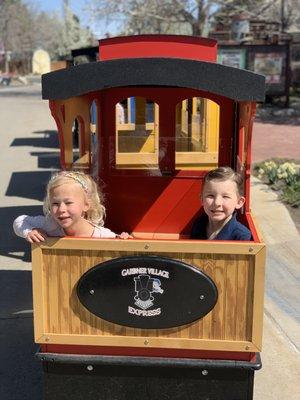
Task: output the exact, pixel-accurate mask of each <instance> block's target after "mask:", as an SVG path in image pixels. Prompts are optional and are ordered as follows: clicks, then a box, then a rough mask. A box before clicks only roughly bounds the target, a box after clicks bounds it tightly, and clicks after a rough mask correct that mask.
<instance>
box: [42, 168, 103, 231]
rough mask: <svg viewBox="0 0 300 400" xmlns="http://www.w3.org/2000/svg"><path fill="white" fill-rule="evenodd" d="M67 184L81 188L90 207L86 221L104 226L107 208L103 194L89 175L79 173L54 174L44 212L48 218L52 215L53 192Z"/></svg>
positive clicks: (47, 193) (49, 184) (48, 188)
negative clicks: (51, 198)
mask: <svg viewBox="0 0 300 400" xmlns="http://www.w3.org/2000/svg"><path fill="white" fill-rule="evenodd" d="M66 183H69V184H70V183H77V184H79V185H80V186H81V188H82V190H83V192H84V194H85V196H86V199H87V201H88V203H89V205H90V207H89V209H88V210H87V212H86V214H85V217H84V218H85V219H86V220H87V221H89V222H91V223H93V224H95V225H98V226H103V225H104V218H105V207H104V205H103V200H104V197H103V194H102V192H101V190H100V189H99V187H98V185H97V184H96V182H95V181H94V180H93V179H92V178H91V177H90V176H89V175H87V174H84V173H83V172H77V171H61V172H58V173H56V174H54V175H53V176H52V177H51V179H50V180H49V182H48V185H47V188H46V196H45V199H44V204H43V210H44V214H45V215H46V216H49V215H50V214H51V201H50V196H51V191H52V190H53V189H54V188H56V187H58V186H60V185H63V184H66Z"/></svg>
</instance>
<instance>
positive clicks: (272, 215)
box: [251, 178, 300, 400]
mask: <svg viewBox="0 0 300 400" xmlns="http://www.w3.org/2000/svg"><path fill="white" fill-rule="evenodd" d="M251 205H252V207H251V208H252V212H253V214H254V216H255V217H256V219H257V221H258V224H259V227H260V229H261V233H262V235H263V238H264V241H265V243H266V245H267V262H266V289H265V313H264V336H263V351H262V354H261V356H262V364H263V368H262V370H261V371H258V372H257V373H256V374H255V399H257V400H260V399H262V400H274V399H289V400H297V399H299V391H300V382H299V376H300V357H299V350H300V324H299V322H300V305H299V304H300V302H299V278H300V273H299V265H300V256H299V249H300V235H299V233H298V231H297V229H296V227H295V224H294V222H293V220H292V219H291V217H290V214H289V212H288V210H287V209H286V207H285V206H284V205H283V204H282V203H281V202H280V201H279V200H278V197H277V194H276V193H275V192H274V191H272V190H271V189H270V188H269V187H268V186H267V185H265V184H263V183H261V182H260V181H259V180H258V179H256V178H252V184H251Z"/></svg>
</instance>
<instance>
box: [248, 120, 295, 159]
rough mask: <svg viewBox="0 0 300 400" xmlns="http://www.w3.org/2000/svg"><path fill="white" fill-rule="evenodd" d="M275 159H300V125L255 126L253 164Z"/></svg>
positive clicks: (262, 124) (266, 124) (261, 124)
mask: <svg viewBox="0 0 300 400" xmlns="http://www.w3.org/2000/svg"><path fill="white" fill-rule="evenodd" d="M273 157H280V158H285V157H287V158H292V159H297V160H299V159H300V125H287V124H280V123H279V124H270V123H262V122H256V123H255V124H254V129H253V147H252V162H259V161H264V160H265V159H266V158H273Z"/></svg>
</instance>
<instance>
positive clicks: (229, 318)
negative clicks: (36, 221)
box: [32, 35, 265, 400]
mask: <svg viewBox="0 0 300 400" xmlns="http://www.w3.org/2000/svg"><path fill="white" fill-rule="evenodd" d="M216 56H217V44H216V42H215V41H214V40H209V39H204V38H196V37H188V36H169V35H166V36H165V35H146V36H132V37H117V38H111V39H105V40H100V43H99V61H97V62H92V63H86V64H82V65H78V66H74V67H71V68H69V69H66V70H61V71H55V72H52V73H49V74H45V75H43V77H42V91H43V98H44V99H48V100H49V104H50V109H51V113H52V116H53V117H54V119H55V121H56V124H57V128H58V135H59V142H60V151H61V167H62V169H79V170H83V171H87V172H89V173H91V174H92V175H93V176H94V177H95V178H97V179H100V180H101V182H102V186H103V188H104V192H105V198H106V207H107V219H106V225H107V226H108V227H109V228H111V229H112V230H114V231H115V232H121V231H123V230H127V231H128V232H133V234H134V239H130V240H127V241H122V240H118V239H84V238H69V237H66V238H51V239H49V240H48V241H47V242H46V244H34V245H33V248H32V263H33V296H34V328H35V341H36V342H37V343H39V344H40V346H41V347H40V351H39V352H38V354H37V356H38V357H39V358H40V359H41V360H42V362H43V366H44V371H45V373H44V380H45V385H44V386H45V394H44V397H45V399H67V398H72V399H81V398H85V399H92V398H93V399H95V398H97V399H137V398H139V399H140V398H143V399H169V398H172V399H214V400H218V399H220V400H221V399H222V400H223V399H252V396H253V377H254V370H256V369H259V368H260V366H261V362H260V358H259V352H260V350H261V342H262V323H263V298H264V266H265V244H264V243H263V241H262V239H261V237H260V235H259V232H258V230H257V226H256V223H255V221H254V219H253V217H252V214H251V211H250V204H249V202H250V165H251V135H252V124H253V120H254V117H255V109H256V103H257V102H262V101H263V100H264V87H265V85H264V77H263V76H260V75H257V74H254V73H252V72H249V71H245V70H239V69H235V68H231V67H226V66H223V65H219V64H217V63H216ZM93 110H94V111H93ZM95 114H96V118H95ZM75 119H76V120H77V121H78V123H79V157H78V158H77V159H75V156H76V151H75V149H74V148H73V147H74V146H73V137H72V126H73V124H74V120H75ZM91 122H93V125H92V128H91ZM225 165H229V166H231V167H232V168H233V169H235V170H237V171H239V172H240V173H241V174H243V176H244V182H245V197H246V203H245V206H244V208H243V209H242V211H241V212H240V213H239V219H240V220H241V221H242V222H243V223H244V224H245V225H246V226H247V227H248V228H249V229H250V230H251V233H252V237H253V240H251V241H247V242H240V241H239V242H238V241H202V240H190V239H189V232H190V229H191V226H192V223H193V221H194V220H195V218H196V217H197V215H198V214H199V210H200V208H201V205H200V199H199V193H200V190H201V187H202V184H203V177H204V175H205V173H206V172H207V171H208V170H210V169H213V168H215V167H217V166H225Z"/></svg>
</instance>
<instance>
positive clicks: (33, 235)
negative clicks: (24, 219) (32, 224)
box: [26, 228, 47, 243]
mask: <svg viewBox="0 0 300 400" xmlns="http://www.w3.org/2000/svg"><path fill="white" fill-rule="evenodd" d="M46 239H47V235H46V233H45V232H44V231H42V230H41V229H36V228H35V229H32V231H30V232H29V233H28V235H27V237H26V240H27V241H28V242H29V243H39V242H44V241H45V240H46Z"/></svg>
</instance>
